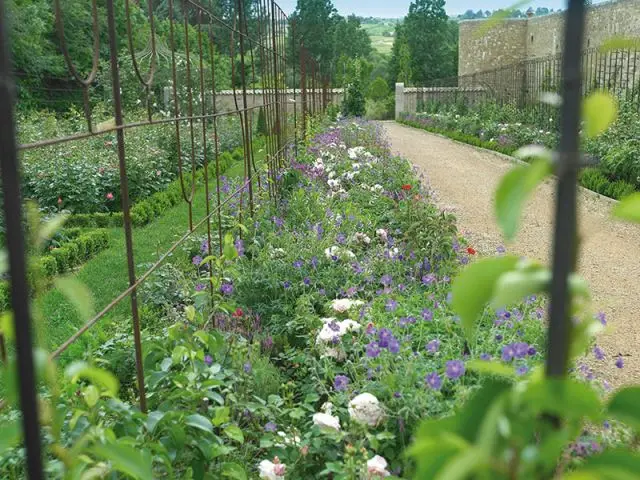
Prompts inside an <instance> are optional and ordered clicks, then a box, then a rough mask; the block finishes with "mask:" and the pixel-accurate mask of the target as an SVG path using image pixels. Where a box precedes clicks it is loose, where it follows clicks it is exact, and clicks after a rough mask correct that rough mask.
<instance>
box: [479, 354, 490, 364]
mask: <svg viewBox="0 0 640 480" xmlns="http://www.w3.org/2000/svg"><path fill="white" fill-rule="evenodd" d="M480 360H484V361H485V362H486V361H489V360H491V355H489V354H488V353H481V354H480Z"/></svg>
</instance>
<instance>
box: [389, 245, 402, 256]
mask: <svg viewBox="0 0 640 480" xmlns="http://www.w3.org/2000/svg"><path fill="white" fill-rule="evenodd" d="M398 255H400V250H398V247H393V248H392V249H390V250H389V258H398Z"/></svg>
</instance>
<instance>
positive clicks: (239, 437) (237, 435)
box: [224, 425, 244, 444]
mask: <svg viewBox="0 0 640 480" xmlns="http://www.w3.org/2000/svg"><path fill="white" fill-rule="evenodd" d="M224 434H225V435H226V436H227V437H229V438H230V439H231V440H235V441H236V442H238V443H240V444H243V443H244V435H243V434H242V430H240V428H239V427H237V426H236V425H229V426H228V427H227V428H225V429H224Z"/></svg>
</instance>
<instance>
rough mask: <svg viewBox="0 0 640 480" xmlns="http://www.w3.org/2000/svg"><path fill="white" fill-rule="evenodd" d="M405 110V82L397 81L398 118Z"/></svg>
mask: <svg viewBox="0 0 640 480" xmlns="http://www.w3.org/2000/svg"><path fill="white" fill-rule="evenodd" d="M402 112H404V83H396V120H398V119H400V114H401V113H402Z"/></svg>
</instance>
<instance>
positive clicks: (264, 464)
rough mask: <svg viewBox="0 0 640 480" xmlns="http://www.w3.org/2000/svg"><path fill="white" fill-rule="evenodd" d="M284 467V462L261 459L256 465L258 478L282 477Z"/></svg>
mask: <svg viewBox="0 0 640 480" xmlns="http://www.w3.org/2000/svg"><path fill="white" fill-rule="evenodd" d="M276 458H277V457H276ZM278 462H279V461H278ZM286 468H287V466H286V465H285V464H284V463H273V462H272V461H270V460H262V461H261V462H260V464H259V465H258V471H259V472H260V478H263V479H265V480H282V479H284V473H285V471H286Z"/></svg>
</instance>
